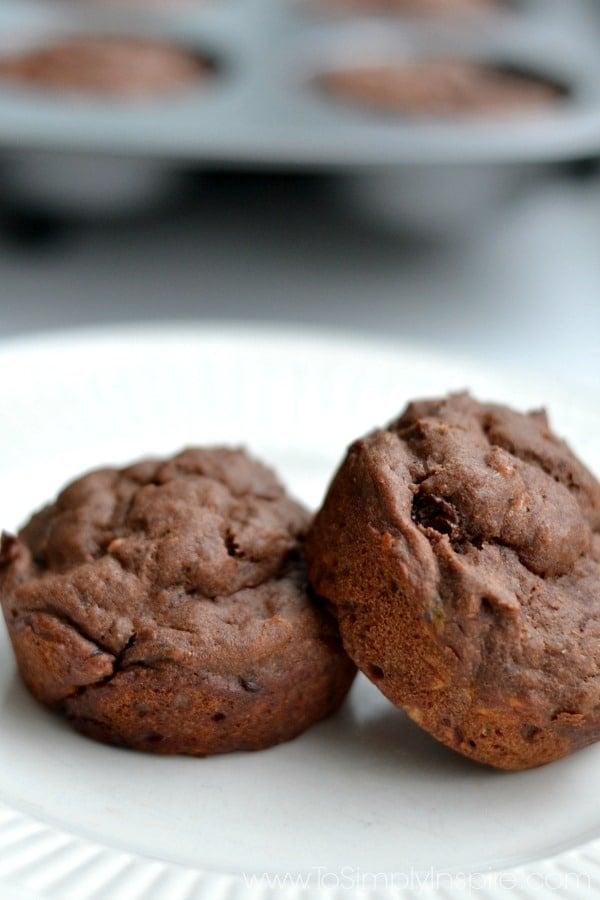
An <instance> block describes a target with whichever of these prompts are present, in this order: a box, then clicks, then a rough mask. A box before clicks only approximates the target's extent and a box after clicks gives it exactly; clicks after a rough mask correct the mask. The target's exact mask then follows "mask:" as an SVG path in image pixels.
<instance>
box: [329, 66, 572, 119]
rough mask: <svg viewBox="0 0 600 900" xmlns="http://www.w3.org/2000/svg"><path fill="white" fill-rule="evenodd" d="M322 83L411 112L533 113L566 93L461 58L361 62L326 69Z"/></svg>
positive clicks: (383, 108) (379, 106)
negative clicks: (375, 62) (394, 62)
mask: <svg viewBox="0 0 600 900" xmlns="http://www.w3.org/2000/svg"><path fill="white" fill-rule="evenodd" d="M320 84H321V87H322V88H323V89H324V90H325V91H327V92H329V93H330V94H332V95H333V96H335V97H337V98H339V99H340V100H344V101H347V102H350V103H353V104H359V105H362V106H367V107H371V108H373V109H376V110H379V111H380V112H387V113H392V114H398V115H411V116H419V115H425V116H441V117H447V116H464V115H476V116H507V115H511V116H512V115H528V114H531V113H535V112H536V111H541V110H544V109H546V108H548V107H553V106H554V105H555V104H556V103H557V102H558V101H559V100H560V97H561V91H560V89H559V88H558V87H557V86H556V85H554V84H551V83H550V82H548V81H545V80H543V79H540V78H536V77H534V76H530V75H525V74H521V73H518V72H513V71H510V70H508V69H503V68H500V67H495V66H492V65H486V64H484V63H479V62H471V61H469V60H458V59H441V60H422V61H416V62H402V63H398V64H381V65H356V66H352V68H346V69H341V68H340V69H336V70H332V71H330V72H327V73H325V74H324V75H322V76H321V78H320Z"/></svg>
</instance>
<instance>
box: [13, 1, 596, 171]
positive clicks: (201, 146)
mask: <svg viewBox="0 0 600 900" xmlns="http://www.w3.org/2000/svg"><path fill="white" fill-rule="evenodd" d="M368 2H369V0H365V3H367V5H368ZM140 9H141V4H140V0H135V2H133V0H121V2H120V3H119V4H118V5H117V3H115V2H114V0H113V2H107V0H86V2H85V4H83V3H82V2H81V0H79V2H78V3H75V2H62V3H61V2H59V0H44V2H42V0H37V2H32V0H5V2H4V3H3V4H2V9H1V10H0V35H1V36H2V37H1V39H0V51H2V52H6V51H7V50H14V48H15V47H17V46H19V45H23V46H27V45H32V44H33V45H35V44H42V45H43V44H44V43H46V42H52V41H54V40H57V39H58V40H60V39H61V38H63V37H65V36H69V35H73V34H75V35H77V34H82V35H98V34H109V35H123V36H132V37H140V38H158V39H160V40H162V41H166V42H171V43H175V44H181V45H182V46H183V47H184V48H186V49H191V50H192V51H193V52H195V53H197V54H198V55H199V56H200V57H203V56H207V55H208V56H209V58H210V59H211V60H215V61H216V71H215V73H214V74H213V76H212V77H211V78H210V79H209V82H210V83H206V82H205V80H204V79H201V80H200V81H199V83H198V84H197V85H195V84H193V85H189V86H187V87H186V88H185V89H182V90H181V91H179V92H176V93H175V92H173V93H170V94H169V95H168V96H167V97H165V96H160V95H156V96H144V97H138V98H134V99H131V98H122V97H114V98H107V97H99V96H93V95H91V94H90V95H85V94H84V93H83V92H81V93H79V94H77V96H74V95H73V92H68V91H64V92H62V93H61V92H60V91H59V90H52V89H47V90H46V89H40V88H39V87H34V86H28V85H26V84H16V83H14V82H13V83H11V82H9V81H2V80H1V79H0V147H3V148H6V149H10V148H13V149H16V148H18V149H19V150H20V151H22V150H23V149H24V148H37V149H42V148H43V149H45V150H48V149H62V150H65V149H68V150H71V151H86V152H90V151H93V152H96V153H97V152H110V153H112V154H117V155H118V154H123V155H134V156H136V157H138V158H139V157H146V158H155V159H156V158H158V159H163V160H176V159H177V160H188V161H194V162H198V163H207V164H210V163H218V164H223V163H225V164H247V163H259V164H264V165H287V164H293V165H298V166H309V167H315V166H316V167H319V168H322V167H334V168H337V167H346V166H351V167H353V168H354V167H356V166H373V165H382V164H385V165H387V166H397V165H398V164H410V163H413V164H417V163H418V164H423V163H424V162H428V163H437V164H440V163H444V164H445V163H448V162H452V161H454V162H458V161H460V162H461V163H464V162H466V161H471V162H494V161H499V160H503V161H524V160H536V161H537V160H541V159H545V160H555V159H559V158H562V157H572V156H576V155H589V154H593V153H595V152H596V151H597V150H598V149H600V57H598V53H597V46H598V42H599V40H600V12H599V11H598V9H597V7H596V6H595V4H594V3H593V2H592V0H590V2H585V0H572V2H570V3H569V4H566V3H564V2H561V0H511V2H510V3H509V2H505V3H504V4H503V5H502V6H501V7H500V9H499V11H493V12H490V14H489V15H486V14H483V13H479V14H478V15H477V16H474V17H471V18H469V19H465V17H464V16H463V17H460V19H456V20H455V21H450V19H449V17H448V16H443V17H441V18H440V19H439V20H438V19H436V18H435V17H432V16H431V15H430V16H427V17H425V18H424V19H421V20H419V21H417V20H416V19H415V17H414V16H412V17H406V18H403V17H402V16H400V15H396V16H387V17H376V16H372V15H368V14H365V15H364V16H363V15H360V14H356V13H355V12H353V11H350V12H349V13H348V15H341V14H340V13H339V12H338V14H336V15H335V16H334V17H332V16H328V15H327V14H326V10H327V2H326V0H323V8H322V9H323V12H322V13H321V11H320V9H319V8H317V5H316V0H310V2H309V3H307V2H304V0H302V2H299V0H206V2H198V3H193V2H192V0H185V2H181V3H180V4H173V3H167V2H164V3H162V4H159V3H156V2H151V3H149V4H148V8H147V9H146V8H144V9H143V16H142V14H141V12H140ZM415 58H418V59H425V60H426V59H436V58H443V59H448V58H451V59H452V58H455V59H473V58H475V59H477V60H479V61H483V62H490V63H492V64H500V65H508V66H511V67H514V68H516V69H518V70H523V71H527V72H531V73H532V74H533V75H534V76H539V77H542V78H548V79H549V80H550V81H554V82H558V83H559V84H561V85H564V87H565V88H566V91H567V94H566V96H565V97H564V98H562V99H561V102H560V103H556V104H555V105H554V107H553V108H552V109H551V110H547V111H545V112H544V113H543V114H541V115H535V116H531V117H523V116H521V117H515V118H514V119H513V118H507V117H506V116H503V117H502V118H501V119H499V120H496V119H495V118H493V117H487V118H485V120H484V119H481V118H478V117H477V116H463V117H461V118H460V120H459V119H454V118H452V117H446V118H445V119H443V120H442V119H436V118H435V117H433V116H422V117H421V116H417V117H415V116H410V117H409V116H402V115H397V116H390V115H381V114H379V113H378V112H377V111H376V110H373V109H368V108H361V107H360V106H358V105H357V106H353V105H345V104H343V103H340V102H339V101H337V100H336V99H335V98H334V97H331V96H329V95H328V94H327V92H325V91H323V90H322V89H320V88H319V76H320V75H321V74H322V73H324V72H327V71H331V70H334V69H335V68H336V66H342V67H345V68H347V67H348V64H349V63H350V64H351V65H356V66H362V65H365V64H367V65H373V64H375V65H377V64H386V62H387V63H389V62H390V61H391V60H396V61H402V60H411V59H415Z"/></svg>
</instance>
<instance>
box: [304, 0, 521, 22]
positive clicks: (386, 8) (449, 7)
mask: <svg viewBox="0 0 600 900" xmlns="http://www.w3.org/2000/svg"><path fill="white" fill-rule="evenodd" d="M313 5H314V6H315V7H316V2H315V3H314V4H313ZM504 7H505V3H504V2H503V0H322V4H321V8H322V9H324V10H325V11H335V12H357V13H375V14H378V13H381V14H386V15H400V16H410V17H411V18H412V17H424V18H433V19H436V18H444V19H450V18H451V19H454V18H464V17H465V16H466V17H469V16H473V15H476V16H480V15H481V14H485V13H494V12H498V11H500V10H502V9H503V8H504Z"/></svg>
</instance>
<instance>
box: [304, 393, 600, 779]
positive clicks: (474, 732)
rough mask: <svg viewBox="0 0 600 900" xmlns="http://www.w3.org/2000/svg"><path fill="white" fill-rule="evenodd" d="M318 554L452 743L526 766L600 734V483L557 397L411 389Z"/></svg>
mask: <svg viewBox="0 0 600 900" xmlns="http://www.w3.org/2000/svg"><path fill="white" fill-rule="evenodd" d="M307 553H308V562H309V578H310V581H311V583H312V584H313V586H314V588H315V590H316V591H318V592H319V594H320V595H321V596H323V597H325V598H327V600H328V601H330V603H331V604H332V605H333V607H334V608H335V611H336V613H337V616H338V620H339V625H340V630H341V634H342V638H343V641H344V646H345V648H346V650H347V651H348V653H349V655H350V656H351V658H352V659H353V660H354V661H355V662H356V664H357V665H358V666H359V668H360V669H362V671H363V672H365V674H366V675H367V676H368V677H369V678H370V679H371V680H372V681H373V682H374V683H375V684H376V685H377V686H378V687H379V688H380V689H381V691H382V692H383V693H384V694H385V695H386V696H387V697H388V698H389V699H390V700H391V701H392V702H393V703H395V704H396V705H397V706H400V707H403V708H404V709H405V710H406V712H407V713H408V715H409V716H410V717H411V718H412V719H413V720H414V721H415V722H416V723H418V724H419V725H420V726H421V727H422V728H424V729H425V730H426V731H428V732H430V733H431V734H432V735H433V736H434V737H436V738H437V739H438V740H440V741H442V742H443V743H444V744H447V745H448V746H449V747H452V748H453V749H454V750H457V751H459V752H460V753H462V754H464V755H465V756H469V757H472V758H473V759H475V760H479V761H480V762H483V763H488V764H490V765H492V766H497V767H499V768H502V769H526V768H529V767H532V766H538V765H541V764H543V763H548V762H551V761H552V760H555V759H558V758H560V757H563V756H566V755H567V754H568V753H570V752H571V751H573V750H576V749H577V748H579V747H584V746H585V745H586V744H590V743H592V742H593V741H596V740H598V739H599V738H600V652H599V647H600V484H598V482H597V481H596V480H595V478H594V477H593V475H592V474H591V473H590V472H589V471H588V470H587V469H586V468H585V466H584V465H583V464H582V463H581V462H580V461H579V460H578V459H577V458H576V457H575V456H574V455H573V453H572V452H571V451H570V449H569V448H568V446H567V445H566V444H565V443H563V441H561V440H559V439H558V438H557V437H556V436H555V435H554V434H553V433H552V432H551V430H550V427H549V425H548V420H547V418H546V415H545V413H544V412H532V413H529V414H528V415H523V414H520V413H518V412H514V411H512V410H511V409H508V408H507V407H504V406H497V405H493V404H485V403H478V402H476V401H475V400H474V399H472V398H471V397H470V396H469V395H467V394H456V395H451V396H450V397H447V398H445V399H439V400H423V401H419V402H415V403H411V404H410V405H409V406H408V407H407V409H406V410H405V412H404V413H403V414H402V415H401V416H400V418H399V419H397V420H396V421H395V422H392V424H390V425H389V426H388V427H387V428H384V429H382V430H378V431H375V432H373V433H372V434H370V435H368V436H367V437H365V438H363V439H362V440H358V441H357V442H356V443H354V444H353V445H352V446H351V447H350V449H349V452H348V455H347V456H346V459H345V461H344V462H343V463H342V465H341V467H340V469H339V471H338V473H337V475H336V476H335V478H334V480H333V483H332V485H331V487H330V489H329V492H328V494H327V497H326V499H325V502H324V505H323V508H322V509H321V511H320V512H319V513H318V514H317V517H316V520H315V523H314V526H313V527H312V529H311V532H310V535H309V541H308V550H307Z"/></svg>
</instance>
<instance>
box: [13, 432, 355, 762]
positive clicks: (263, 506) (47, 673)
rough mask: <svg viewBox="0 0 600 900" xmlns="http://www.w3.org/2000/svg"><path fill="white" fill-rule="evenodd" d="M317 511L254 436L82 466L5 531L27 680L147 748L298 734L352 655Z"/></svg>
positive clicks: (321, 708) (88, 725)
mask: <svg viewBox="0 0 600 900" xmlns="http://www.w3.org/2000/svg"><path fill="white" fill-rule="evenodd" d="M308 523H309V517H308V514H307V513H306V511H305V510H304V509H303V508H302V507H301V506H299V505H298V504H297V503H296V502H294V501H293V500H292V499H290V498H289V497H288V496H287V495H286V493H285V492H284V490H283V488H282V487H281V486H280V485H279V483H278V482H277V480H276V478H275V476H274V474H273V472H272V471H271V470H270V469H268V468H266V467H265V466H263V465H261V464H260V463H259V462H256V461H254V460H253V459H251V458H250V457H249V456H248V455H246V453H244V452H243V451H241V450H230V449H224V448H213V449H190V450H186V451H184V452H183V453H180V454H179V455H178V456H175V457H174V458H173V459H170V460H166V461H157V460H146V461H143V462H140V463H137V464H136V465H132V466H129V467H127V468H125V469H113V468H107V469H102V470H99V471H96V472H92V473H91V474H88V475H86V476H84V477H82V478H80V479H79V480H77V481H75V482H73V484H71V485H70V486H69V487H67V488H66V489H65V490H64V491H63V492H62V493H61V494H60V495H59V497H58V499H57V500H56V502H55V503H53V504H52V505H50V506H47V507H46V508H45V509H43V510H42V511H41V512H39V513H37V514H36V515H34V516H33V518H32V519H31V520H30V522H29V523H28V524H27V525H26V526H25V527H24V528H23V529H22V530H21V532H20V533H19V535H18V537H11V536H8V535H4V537H3V540H2V548H1V554H0V602H1V604H2V609H3V611H4V616H5V619H6V623H7V626H8V632H9V635H10V638H11V641H12V645H13V648H14V652H15V655H16V658H17V663H18V666H19V669H20V672H21V676H22V678H23V680H24V682H25V684H26V685H27V687H28V688H29V690H30V691H31V693H32V694H33V695H34V696H35V697H36V698H37V699H38V700H40V701H41V702H42V703H44V704H46V705H47V706H49V707H51V708H53V709H57V710H60V711H61V712H63V713H64V714H65V715H66V717H67V718H68V719H69V721H70V722H71V723H72V725H74V727H75V728H77V729H78V730H79V731H81V732H83V733H84V734H87V735H89V736H90V737H93V738H96V739H98V740H101V741H106V742H108V743H112V744H119V745H124V746H127V747H133V748H136V749H140V750H150V751H153V752H158V753H188V754H193V755H197V756H203V755H208V754H213V753H224V752H227V751H229V750H258V749H260V748H263V747H269V746H271V745H273V744H278V743H280V742H281V741H286V740H289V739H290V738H293V737H295V736H296V735H298V734H300V733H301V732H302V731H304V730H305V729H306V728H308V727H309V726H310V725H312V724H313V723H314V722H316V721H317V720H319V719H322V718H323V717H324V716H327V715H329V713H331V712H333V711H334V710H335V709H336V708H337V707H338V706H339V704H340V703H341V702H342V700H343V698H344V696H345V694H346V692H347V691H348V688H349V686H350V683H351V681H352V679H353V676H354V672H355V669H354V666H353V665H352V663H351V662H350V661H349V659H348V658H347V656H346V655H345V653H344V652H343V649H342V645H341V641H340V639H339V634H338V631H337V626H336V623H335V621H334V619H333V618H332V617H331V616H330V615H329V614H328V613H327V612H326V611H324V610H323V609H322V608H320V607H319V606H318V605H317V604H316V603H314V602H313V601H312V599H311V598H310V596H309V594H308V590H307V584H306V574H305V565H304V560H303V541H304V534H305V531H306V528H307V525H308Z"/></svg>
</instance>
